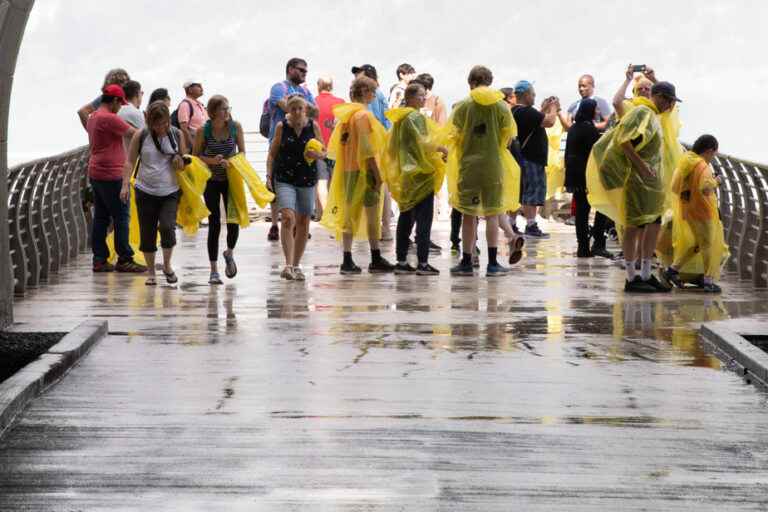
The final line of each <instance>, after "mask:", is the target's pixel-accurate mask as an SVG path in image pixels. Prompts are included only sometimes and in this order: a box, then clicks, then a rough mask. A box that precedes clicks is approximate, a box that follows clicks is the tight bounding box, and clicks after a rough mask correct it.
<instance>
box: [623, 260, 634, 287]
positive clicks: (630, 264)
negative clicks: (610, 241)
mask: <svg viewBox="0 0 768 512" xmlns="http://www.w3.org/2000/svg"><path fill="white" fill-rule="evenodd" d="M624 263H625V264H626V267H627V281H629V282H630V283H631V282H632V281H634V280H635V276H637V270H635V260H625V262H624Z"/></svg>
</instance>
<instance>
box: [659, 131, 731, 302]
mask: <svg viewBox="0 0 768 512" xmlns="http://www.w3.org/2000/svg"><path fill="white" fill-rule="evenodd" d="M717 150H718V142H717V139H716V138H715V137H713V136H712V135H702V136H701V137H699V138H698V139H697V140H696V142H695V143H694V144H693V148H692V151H688V152H687V153H685V154H684V155H683V158H682V159H681V161H680V163H679V164H678V166H677V169H676V170H675V174H674V176H673V178H672V197H673V200H672V202H673V217H672V230H671V235H672V254H673V262H672V264H671V265H670V266H669V267H668V268H667V269H666V270H665V271H664V277H665V278H666V279H667V281H669V282H670V283H671V284H674V285H675V286H678V287H680V288H682V287H683V280H686V281H694V282H698V283H699V284H700V285H701V288H702V289H703V290H704V291H705V292H709V293H719V292H720V291H721V289H720V287H719V286H718V285H717V284H715V280H716V279H719V277H720V270H721V268H722V266H723V263H725V261H726V259H727V258H728V247H727V246H726V244H725V239H724V236H723V224H722V222H721V221H720V215H719V213H718V209H717V195H716V193H715V191H716V190H717V187H718V186H719V184H720V182H719V181H718V179H717V178H715V176H714V173H713V171H712V167H711V166H710V163H711V162H712V160H713V159H714V157H715V155H716V154H717ZM691 277H692V278H693V279H691ZM684 278H685V279H684Z"/></svg>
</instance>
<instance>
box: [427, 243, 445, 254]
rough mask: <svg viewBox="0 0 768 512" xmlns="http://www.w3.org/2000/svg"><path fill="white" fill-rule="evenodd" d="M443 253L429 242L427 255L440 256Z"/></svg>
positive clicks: (440, 248) (438, 247)
mask: <svg viewBox="0 0 768 512" xmlns="http://www.w3.org/2000/svg"><path fill="white" fill-rule="evenodd" d="M442 252H443V248H442V247H440V246H439V245H437V244H436V243H435V242H433V241H432V240H430V241H429V253H430V254H441V253H442Z"/></svg>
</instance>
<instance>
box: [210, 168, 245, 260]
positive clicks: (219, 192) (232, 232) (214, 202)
mask: <svg viewBox="0 0 768 512" xmlns="http://www.w3.org/2000/svg"><path fill="white" fill-rule="evenodd" d="M228 191H229V182H228V181H213V180H209V181H208V183H207V184H206V185H205V192H203V198H204V199H205V206H206V207H207V208H208V210H210V212H211V214H210V215H209V216H208V259H209V261H217V260H218V259H219V235H220V234H221V206H220V205H221V201H222V199H223V200H224V214H225V215H226V212H227V192H228ZM239 235H240V226H239V225H238V224H232V223H229V222H227V248H228V249H234V248H235V245H236V244H237V237H238V236H239Z"/></svg>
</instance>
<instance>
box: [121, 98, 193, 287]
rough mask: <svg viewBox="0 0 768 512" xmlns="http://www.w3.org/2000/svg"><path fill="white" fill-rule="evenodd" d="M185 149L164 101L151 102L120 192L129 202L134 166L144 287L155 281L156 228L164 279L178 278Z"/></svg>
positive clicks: (131, 148) (135, 138) (131, 149)
mask: <svg viewBox="0 0 768 512" xmlns="http://www.w3.org/2000/svg"><path fill="white" fill-rule="evenodd" d="M187 151H188V149H187V144H186V141H185V140H184V135H183V133H182V132H181V130H179V129H178V128H176V127H173V126H171V113H170V111H169V110H168V107H167V106H166V104H165V103H164V102H162V101H155V102H154V103H152V104H150V105H149V108H147V127H146V128H144V129H143V130H139V131H137V132H136V133H135V134H134V135H133V137H132V138H131V142H130V145H129V147H128V160H127V162H126V164H125V168H124V171H123V186H122V190H121V191H120V199H121V200H122V201H123V203H128V202H129V200H130V188H129V187H130V181H131V173H132V171H133V169H134V168H135V169H136V174H135V176H134V178H135V184H134V193H135V201H136V211H137V214H138V221H139V233H140V240H141V242H140V246H139V250H140V251H141V252H142V253H144V260H145V261H146V263H147V271H148V274H149V275H148V276H147V281H146V284H147V286H154V285H156V284H157V280H156V276H155V254H156V253H157V232H158V230H159V231H160V247H161V248H162V251H163V274H165V280H166V282H167V283H168V284H174V283H176V282H177V281H178V280H179V279H178V277H176V273H175V272H174V271H173V267H172V266H171V255H172V254H173V248H174V246H175V245H176V213H177V211H178V208H179V197H180V192H179V183H178V180H177V178H176V171H178V170H179V169H181V168H183V167H184V160H183V158H182V155H184V154H186V153H187ZM137 161H138V166H137V165H136V163H137Z"/></svg>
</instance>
